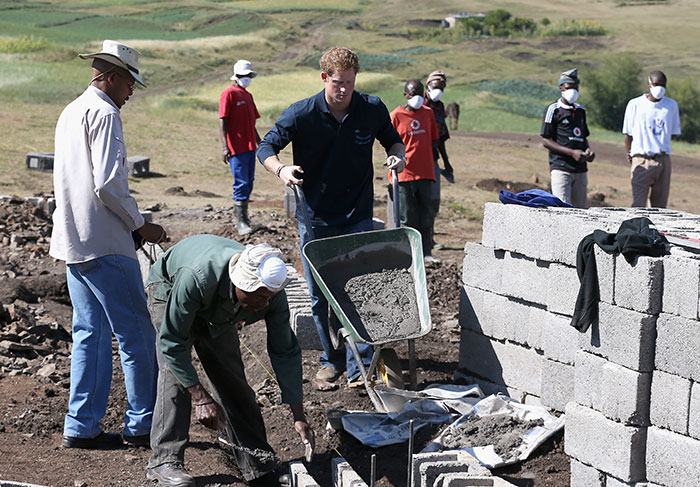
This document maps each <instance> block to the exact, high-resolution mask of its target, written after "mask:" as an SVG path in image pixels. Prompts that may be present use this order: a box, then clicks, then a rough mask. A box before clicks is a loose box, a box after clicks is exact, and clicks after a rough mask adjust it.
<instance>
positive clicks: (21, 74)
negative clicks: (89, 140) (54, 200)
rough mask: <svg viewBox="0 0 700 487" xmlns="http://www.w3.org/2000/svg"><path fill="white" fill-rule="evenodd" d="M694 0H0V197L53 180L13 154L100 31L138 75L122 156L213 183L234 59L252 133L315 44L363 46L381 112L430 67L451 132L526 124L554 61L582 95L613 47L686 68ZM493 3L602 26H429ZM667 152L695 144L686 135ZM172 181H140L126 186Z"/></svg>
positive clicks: (654, 63)
mask: <svg viewBox="0 0 700 487" xmlns="http://www.w3.org/2000/svg"><path fill="white" fill-rule="evenodd" d="M699 7H700V0H696V1H683V0H678V1H674V0H668V1H656V2H646V1H639V0H637V1H632V2H621V1H618V0H599V1H596V2H586V3H582V2H578V1H573V0H563V1H560V2H557V3H552V2H545V1H544V0H529V1H522V2H507V1H493V2H492V1H474V2H470V3H469V4H468V5H466V4H464V2H459V1H448V0H436V1H433V2H429V3H428V2H418V1H398V0H383V1H378V0H376V1H375V0H359V1H350V2H336V1H330V0H306V1H303V2H302V1H282V0H255V1H253V0H246V1H211V0H169V1H165V0H164V1H159V2H144V1H139V0H121V1H109V2H108V1H106V0H105V1H88V0H81V1H71V0H66V1H59V0H50V1H26V2H23V1H0V104H1V105H2V110H1V111H0V132H1V133H2V137H0V170H2V171H3V174H5V177H4V178H3V180H2V181H0V194H5V193H8V192H14V193H19V194H30V193H34V192H41V191H49V190H50V189H51V179H50V176H49V175H45V174H29V173H28V172H27V171H25V170H24V169H23V164H24V155H25V154H26V152H28V151H51V150H53V149H52V147H53V128H54V126H55V122H56V119H57V117H58V114H59V113H60V110H61V109H62V108H63V106H65V105H66V104H67V103H68V102H70V101H71V100H72V99H73V98H74V97H75V96H77V95H78V94H79V93H81V92H82V90H83V89H84V88H85V86H86V84H87V82H88V81H89V78H90V72H89V63H88V62H87V61H82V60H80V59H78V58H77V56H76V55H77V53H80V52H91V51H94V50H97V49H98V48H99V46H100V43H101V40H102V39H105V38H109V39H116V40H120V41H123V42H126V43H128V44H130V45H132V46H134V47H136V48H138V49H140V50H141V51H142V53H143V57H142V60H141V65H142V73H143V77H144V79H145V81H146V83H147V84H148V86H149V87H148V89H146V90H138V91H137V93H136V94H135V96H134V97H132V99H131V100H130V101H129V103H128V104H127V106H126V107H125V108H124V110H123V118H124V120H125V124H124V126H125V134H126V137H127V140H128V148H129V151H130V153H131V154H136V153H142V154H147V155H149V156H150V157H151V159H152V162H151V164H152V168H155V170H156V171H157V172H160V173H162V174H167V175H168V176H174V177H175V176H180V175H181V176H183V177H184V176H187V177H188V178H190V179H189V180H190V181H192V184H193V185H202V184H206V181H207V178H212V177H213V178H214V179H216V178H218V177H219V176H222V177H223V182H222V183H221V185H222V186H221V188H222V189H221V190H222V192H225V191H227V190H225V184H226V185H227V184H230V182H229V181H227V180H226V179H225V176H226V175H225V171H222V167H223V166H222V165H220V164H217V161H216V158H217V156H218V150H217V149H218V133H217V130H218V128H217V118H218V112H217V108H218V98H219V95H220V93H221V91H222V90H223V89H224V88H225V87H226V86H227V85H228V83H229V81H228V77H229V75H230V69H231V66H232V64H233V61H235V60H236V59H237V58H247V59H250V60H251V61H253V63H254V66H255V69H257V70H258V71H259V73H260V76H259V77H258V78H257V79H256V80H255V81H254V82H253V84H252V85H251V87H250V91H251V92H252V93H253V95H254V97H255V99H256V103H257V105H258V108H259V110H260V113H261V115H262V119H261V120H260V122H259V127H260V131H261V132H263V133H264V131H265V128H266V127H269V126H270V125H272V123H274V120H275V119H276V118H277V117H278V116H279V114H280V113H281V111H282V109H284V108H285V107H286V106H288V105H289V104H290V103H292V102H293V101H296V100H298V99H301V98H303V97H306V96H309V95H311V94H313V93H316V92H318V91H319V90H320V89H321V88H322V83H321V81H320V77H319V74H318V69H317V62H318V57H319V55H320V53H321V52H322V51H323V50H324V49H325V48H327V47H328V46H331V45H346V46H349V47H351V48H353V49H355V50H356V51H357V52H358V53H359V55H360V59H361V65H362V68H363V70H362V72H361V73H360V75H359V76H358V85H357V87H358V89H360V90H362V91H366V92H369V93H372V94H375V95H378V96H381V98H382V99H383V100H384V102H385V103H386V105H387V107H388V108H389V109H390V110H391V109H393V108H394V107H395V106H396V105H398V104H400V103H402V88H403V84H404V83H405V81H406V80H408V79H411V78H420V79H424V78H425V76H426V75H427V74H428V73H429V72H430V71H432V70H433V69H437V68H440V69H443V70H444V71H445V72H446V73H447V74H448V88H447V90H446V92H445V96H444V98H443V100H444V101H445V102H446V103H449V102H452V101H457V102H459V103H460V105H461V106H462V115H461V119H460V129H461V130H467V131H487V132H523V133H532V134H533V135H535V136H536V134H537V132H538V131H539V127H540V119H541V114H542V111H543V110H544V108H545V107H546V105H547V104H548V103H550V102H551V101H553V100H554V99H556V97H557V91H556V87H555V84H556V80H557V79H558V75H559V73H560V72H561V71H563V70H565V69H568V68H570V67H574V66H577V67H578V68H579V70H580V76H581V79H582V97H581V100H580V101H581V103H583V104H584V105H585V104H586V101H587V99H586V96H587V94H586V84H585V83H586V72H587V70H590V69H593V68H595V67H596V66H598V64H599V63H600V61H601V59H602V58H603V56H604V55H606V54H608V53H610V52H613V53H623V52H624V53H631V54H633V55H635V56H637V57H638V59H639V60H640V62H641V64H642V66H643V69H644V71H645V72H648V71H649V70H651V69H663V70H664V71H665V72H666V73H667V75H668V76H669V78H673V77H676V76H677V77H691V78H695V79H698V75H700V64H699V63H697V57H696V54H695V49H696V46H697V44H698V41H700V31H698V29H697V25H698V23H699V22H700V13H698V12H700V8H699ZM496 8H503V9H506V10H508V11H509V12H511V13H512V15H513V16H514V17H522V18H528V19H532V20H533V21H535V22H537V23H538V25H540V23H541V22H542V19H543V18H545V17H546V18H547V19H548V20H549V21H550V24H549V25H550V26H556V25H563V24H561V22H564V21H566V22H569V21H570V20H571V19H576V20H577V21H581V22H583V21H585V22H583V24H581V25H595V26H600V27H601V28H602V29H604V31H605V32H606V35H602V36H600V35H598V36H578V37H577V36H573V37H569V36H560V37H548V36H544V35H539V34H533V35H527V36H522V37H518V36H511V37H491V38H486V37H479V38H461V39H456V38H451V37H450V36H451V35H452V34H449V33H445V31H439V29H441V28H440V27H439V26H437V24H436V22H437V21H439V20H440V19H442V18H444V17H445V16H446V15H448V14H451V13H455V12H458V11H463V10H470V11H472V12H487V11H489V10H493V9H496ZM558 22H559V23H560V24H558ZM550 29H551V27H550ZM538 32H539V31H538ZM542 32H543V31H542ZM418 34H420V35H418ZM448 34H449V35H448ZM452 37H454V36H452ZM636 81H637V82H641V81H642V80H636ZM621 82H625V80H621ZM669 96H673V94H672V93H669ZM681 110H682V107H681ZM590 122H591V124H595V121H594V120H591V121H590ZM592 132H593V136H592V139H594V140H600V141H611V142H620V141H621V136H620V134H619V133H617V132H610V131H605V130H602V129H599V128H595V127H593V131H592ZM674 149H676V151H677V152H679V153H682V154H687V155H700V149H699V148H698V147H697V146H695V145H692V144H680V143H678V144H675V145H674ZM285 154H288V151H287V152H286V153H285ZM285 157H287V156H285ZM453 157H456V156H453ZM536 157H541V154H539V153H538V154H537V155H536ZM224 183H225V184H224ZM172 185H173V181H170V180H169V179H168V178H160V179H149V180H143V181H139V182H138V183H135V189H136V190H137V191H138V190H139V189H138V187H139V186H140V187H142V188H143V192H144V193H149V192H150V191H159V190H160V189H161V186H163V187H168V186H172Z"/></svg>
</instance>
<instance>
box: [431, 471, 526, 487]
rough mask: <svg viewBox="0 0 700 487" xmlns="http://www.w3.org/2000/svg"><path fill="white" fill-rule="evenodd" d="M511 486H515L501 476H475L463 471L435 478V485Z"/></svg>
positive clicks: (439, 486)
mask: <svg viewBox="0 0 700 487" xmlns="http://www.w3.org/2000/svg"><path fill="white" fill-rule="evenodd" d="M477 486H484V487H510V486H513V487H514V486H515V484H512V483H510V482H508V481H507V480H504V479H502V478H500V477H489V476H479V477H474V476H472V475H470V474H465V473H463V472H454V473H442V474H440V475H439V476H438V478H437V479H436V480H435V484H434V487H477Z"/></svg>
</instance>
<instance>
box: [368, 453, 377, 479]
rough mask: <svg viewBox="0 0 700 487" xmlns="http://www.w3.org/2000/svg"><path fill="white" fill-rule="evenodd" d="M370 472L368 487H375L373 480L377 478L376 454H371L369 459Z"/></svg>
mask: <svg viewBox="0 0 700 487" xmlns="http://www.w3.org/2000/svg"><path fill="white" fill-rule="evenodd" d="M369 465H370V470H369V487H374V486H375V480H376V478H377V454H376V453H372V457H371V459H370V463H369Z"/></svg>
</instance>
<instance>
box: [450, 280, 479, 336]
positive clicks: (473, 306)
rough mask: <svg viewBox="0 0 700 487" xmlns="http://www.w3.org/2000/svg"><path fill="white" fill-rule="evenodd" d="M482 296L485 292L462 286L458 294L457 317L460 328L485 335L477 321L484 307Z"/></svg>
mask: <svg viewBox="0 0 700 487" xmlns="http://www.w3.org/2000/svg"><path fill="white" fill-rule="evenodd" d="M484 294H485V291H482V290H481V289H477V288H475V287H471V286H462V289H461V290H460V293H459V314H458V315H457V321H459V326H460V327H462V328H466V329H467V330H472V331H475V332H478V333H483V334H486V333H485V332H484V328H483V325H482V324H481V321H480V320H479V317H480V316H481V315H482V310H483V305H484Z"/></svg>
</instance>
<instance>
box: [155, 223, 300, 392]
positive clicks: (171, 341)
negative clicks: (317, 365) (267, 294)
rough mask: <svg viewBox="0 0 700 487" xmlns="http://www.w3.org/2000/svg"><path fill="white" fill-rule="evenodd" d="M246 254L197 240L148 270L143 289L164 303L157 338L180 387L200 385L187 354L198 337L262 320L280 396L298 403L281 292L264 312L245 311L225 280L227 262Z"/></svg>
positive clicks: (292, 342)
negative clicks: (152, 291) (148, 288)
mask: <svg viewBox="0 0 700 487" xmlns="http://www.w3.org/2000/svg"><path fill="white" fill-rule="evenodd" d="M244 249H245V246H244V245H241V244H239V243H237V242H234V241H233V240H229V239H227V238H223V237H218V236H216V235H195V236H192V237H188V238H186V239H184V240H182V241H181V242H179V243H177V244H176V245H174V246H173V247H171V248H170V249H168V251H167V252H165V253H164V254H163V255H162V256H161V257H160V258H159V259H158V260H157V261H156V262H155V263H154V264H153V266H152V267H151V271H150V273H149V276H148V282H147V283H146V286H147V287H148V286H150V285H152V284H158V287H157V289H156V290H155V296H154V297H155V298H156V299H158V300H161V301H165V302H166V309H165V313H164V316H163V322H162V323H161V325H160V332H159V334H158V338H157V344H158V348H159V349H160V351H161V353H162V354H163V358H164V359H165V361H166V363H167V364H168V367H170V370H171V371H172V373H173V375H174V376H175V377H176V378H177V380H178V381H179V382H180V384H182V385H183V386H184V387H191V386H193V385H195V384H198V383H199V378H198V376H197V372H196V371H195V369H194V366H193V365H192V359H191V356H190V348H191V346H192V344H193V342H194V340H195V339H196V337H197V336H201V335H202V334H204V333H208V334H209V336H211V337H212V338H216V337H217V336H219V335H221V333H222V332H224V331H226V330H228V329H229V327H231V326H236V325H237V324H238V323H240V322H242V321H243V322H245V324H251V323H254V322H256V321H259V320H261V319H264V320H265V324H266V325H267V352H268V355H269V356H270V361H271V362H272V368H273V369H274V371H275V375H276V376H277V382H278V383H279V386H280V389H281V391H282V402H284V403H286V404H294V403H300V402H302V386H301V384H302V372H301V348H300V347H299V343H298V342H297V338H296V336H295V335H294V332H293V331H292V329H291V327H290V326H289V306H288V304H287V295H286V294H285V292H284V291H280V292H278V293H276V294H275V295H274V296H273V297H272V299H271V300H270V304H269V305H268V307H267V308H265V309H263V310H262V311H259V312H256V313H251V312H247V311H245V310H244V309H243V307H242V306H241V305H240V303H238V300H237V299H236V297H235V293H234V292H233V291H234V288H233V286H232V284H231V280H230V279H229V273H228V263H229V260H230V259H231V256H233V255H235V254H237V253H240V252H242V251H243V250H244Z"/></svg>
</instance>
